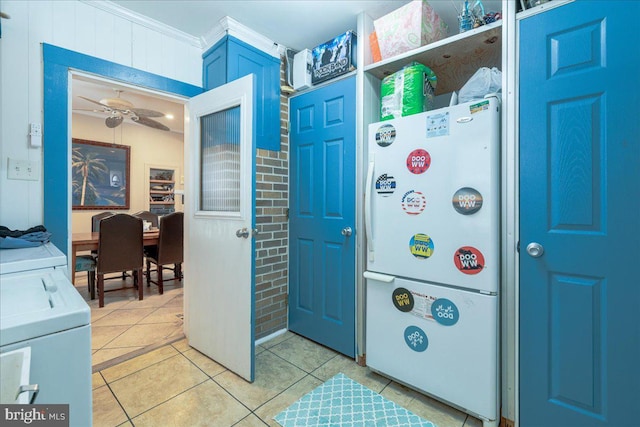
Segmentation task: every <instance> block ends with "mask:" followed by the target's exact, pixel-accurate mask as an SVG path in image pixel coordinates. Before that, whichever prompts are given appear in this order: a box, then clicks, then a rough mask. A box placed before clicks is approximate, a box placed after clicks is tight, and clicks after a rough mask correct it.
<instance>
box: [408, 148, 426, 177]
mask: <svg viewBox="0 0 640 427" xmlns="http://www.w3.org/2000/svg"><path fill="white" fill-rule="evenodd" d="M429 166H431V156H430V155H429V153H428V152H427V150H423V149H422V148H418V149H417V150H413V151H412V152H411V153H409V156H408V157H407V168H408V169H409V171H410V172H411V173H415V174H416V175H419V174H421V173H424V172H426V170H427V169H429Z"/></svg>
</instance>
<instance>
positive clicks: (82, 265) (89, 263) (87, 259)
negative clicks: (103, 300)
mask: <svg viewBox="0 0 640 427" xmlns="http://www.w3.org/2000/svg"><path fill="white" fill-rule="evenodd" d="M75 270H76V271H86V272H87V285H88V289H89V295H90V296H91V299H96V258H94V257H93V256H92V255H78V256H76V269H75Z"/></svg>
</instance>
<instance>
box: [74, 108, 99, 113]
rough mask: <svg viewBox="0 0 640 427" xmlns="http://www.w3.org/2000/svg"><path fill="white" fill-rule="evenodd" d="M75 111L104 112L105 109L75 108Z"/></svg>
mask: <svg viewBox="0 0 640 427" xmlns="http://www.w3.org/2000/svg"><path fill="white" fill-rule="evenodd" d="M73 111H91V112H92V113H104V110H96V109H95V108H93V109H91V108H74V109H73Z"/></svg>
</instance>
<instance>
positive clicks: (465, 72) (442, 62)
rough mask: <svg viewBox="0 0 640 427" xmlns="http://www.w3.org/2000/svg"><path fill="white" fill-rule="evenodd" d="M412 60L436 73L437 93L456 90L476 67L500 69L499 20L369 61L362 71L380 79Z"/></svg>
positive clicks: (500, 42)
mask: <svg viewBox="0 0 640 427" xmlns="http://www.w3.org/2000/svg"><path fill="white" fill-rule="evenodd" d="M367 48H368V46H367ZM413 61H416V62H419V63H421V64H424V65H426V66H427V67H429V68H431V70H433V72H434V73H435V74H436V77H437V78H438V84H437V87H436V95H439V94H444V93H450V92H453V91H458V90H460V88H461V87H462V86H463V85H464V84H465V83H466V81H467V80H468V79H469V78H470V77H471V76H472V75H473V74H474V73H475V72H476V71H477V70H478V68H480V67H489V68H491V67H497V68H498V69H500V68H501V63H502V21H501V20H500V21H496V22H493V23H491V24H489V25H483V26H481V27H478V28H475V29H473V30H470V31H466V32H464V33H460V34H456V35H453V36H450V37H447V38H445V39H442V40H439V41H437V42H433V43H430V44H428V45H426V46H422V47H420V48H418V49H414V50H411V51H408V52H405V53H403V54H400V55H397V56H394V57H393V58H388V59H383V60H381V61H378V62H374V63H369V64H368V65H366V66H365V68H364V71H365V73H367V74H370V75H372V76H375V77H376V78H378V79H380V80H382V79H383V78H384V77H386V76H388V75H391V74H393V73H395V72H396V71H398V70H400V69H401V68H402V67H404V66H405V65H407V64H409V63H411V62H413Z"/></svg>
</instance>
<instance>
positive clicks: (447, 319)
mask: <svg viewBox="0 0 640 427" xmlns="http://www.w3.org/2000/svg"><path fill="white" fill-rule="evenodd" d="M431 315H432V316H433V318H434V319H435V321H436V322H438V323H440V324H441V325H444V326H453V325H455V324H456V323H458V319H459V318H460V312H459V311H458V307H456V305H455V304H454V303H453V302H452V301H451V300H448V299H446V298H438V299H437V300H435V301H434V302H433V304H431Z"/></svg>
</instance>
